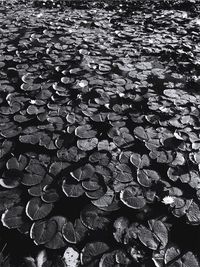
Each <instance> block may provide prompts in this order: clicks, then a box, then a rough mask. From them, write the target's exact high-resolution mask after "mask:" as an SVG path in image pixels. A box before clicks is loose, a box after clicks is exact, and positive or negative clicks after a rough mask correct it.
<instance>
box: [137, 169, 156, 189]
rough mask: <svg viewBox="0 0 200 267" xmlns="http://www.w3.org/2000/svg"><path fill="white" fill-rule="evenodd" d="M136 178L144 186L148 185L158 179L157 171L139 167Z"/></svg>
mask: <svg viewBox="0 0 200 267" xmlns="http://www.w3.org/2000/svg"><path fill="white" fill-rule="evenodd" d="M137 180H138V182H139V183H140V184H141V185H142V186H144V187H150V186H151V185H152V183H153V182H157V181H158V180H160V175H159V174H158V172H156V171H154V170H150V169H140V170H138V171H137Z"/></svg>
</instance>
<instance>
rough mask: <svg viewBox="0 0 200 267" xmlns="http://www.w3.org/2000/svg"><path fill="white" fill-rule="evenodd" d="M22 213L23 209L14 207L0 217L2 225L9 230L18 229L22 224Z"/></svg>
mask: <svg viewBox="0 0 200 267" xmlns="http://www.w3.org/2000/svg"><path fill="white" fill-rule="evenodd" d="M23 213H24V207H21V206H16V207H12V208H10V209H9V210H6V211H5V212H4V213H3V214H2V216H1V222H2V224H3V225H4V226H5V227H7V228H9V229H12V228H18V227H20V226H21V225H22V224H23V218H22V215H23Z"/></svg>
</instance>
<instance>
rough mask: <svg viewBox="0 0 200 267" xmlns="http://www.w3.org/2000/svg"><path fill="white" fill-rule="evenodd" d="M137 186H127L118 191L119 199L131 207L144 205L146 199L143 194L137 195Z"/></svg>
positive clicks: (136, 207)
mask: <svg viewBox="0 0 200 267" xmlns="http://www.w3.org/2000/svg"><path fill="white" fill-rule="evenodd" d="M138 193H139V192H138V190H137V188H135V187H133V186H128V187H126V188H125V189H124V190H122V191H121V192H120V199H121V201H122V202H123V203H124V204H125V205H126V206H128V207H130V208H132V209H142V208H144V206H145V205H146V200H145V199H144V197H143V196H141V195H138Z"/></svg>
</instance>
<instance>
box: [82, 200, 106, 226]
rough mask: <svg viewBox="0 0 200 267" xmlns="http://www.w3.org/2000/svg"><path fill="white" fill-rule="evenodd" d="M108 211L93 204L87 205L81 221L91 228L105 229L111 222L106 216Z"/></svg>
mask: <svg viewBox="0 0 200 267" xmlns="http://www.w3.org/2000/svg"><path fill="white" fill-rule="evenodd" d="M107 215H108V213H107V212H105V211H102V210H100V209H98V208H96V207H95V206H93V205H88V206H86V207H85V208H84V209H83V210H82V211H81V216H80V218H81V221H82V223H83V224H84V225H85V226H86V227H87V228H88V229H90V230H98V229H103V228H104V227H106V226H107V225H108V224H109V219H108V218H107V217H106V216H107Z"/></svg>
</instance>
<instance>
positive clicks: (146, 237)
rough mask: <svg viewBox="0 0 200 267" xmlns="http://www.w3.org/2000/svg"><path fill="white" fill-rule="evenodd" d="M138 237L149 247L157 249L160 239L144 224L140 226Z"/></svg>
mask: <svg viewBox="0 0 200 267" xmlns="http://www.w3.org/2000/svg"><path fill="white" fill-rule="evenodd" d="M138 238H139V239H140V241H141V242H142V244H144V245H145V246H146V247H148V248H149V249H152V250H156V249H157V248H158V245H159V241H158V240H157V239H156V238H155V237H154V235H153V233H152V232H151V231H150V230H148V229H147V228H146V227H144V226H142V225H140V226H139V233H138Z"/></svg>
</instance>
